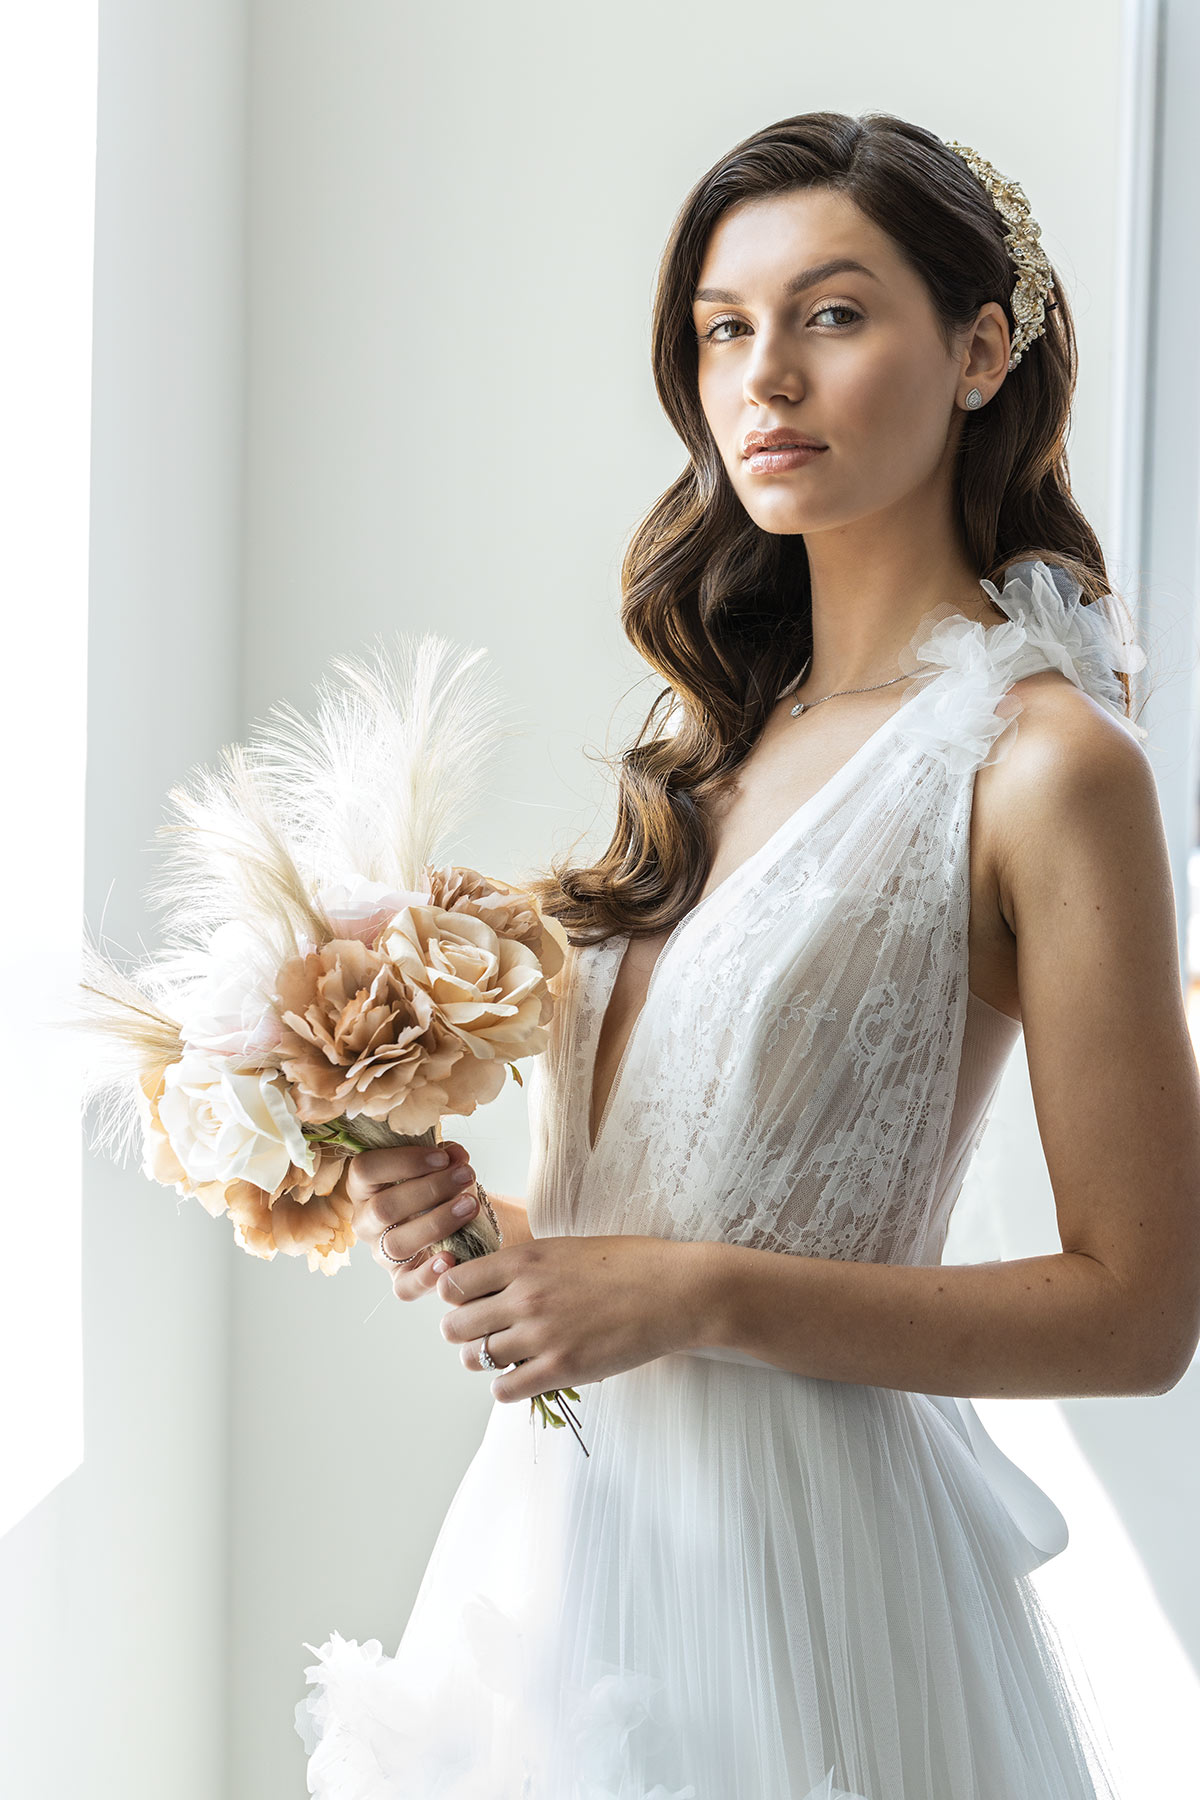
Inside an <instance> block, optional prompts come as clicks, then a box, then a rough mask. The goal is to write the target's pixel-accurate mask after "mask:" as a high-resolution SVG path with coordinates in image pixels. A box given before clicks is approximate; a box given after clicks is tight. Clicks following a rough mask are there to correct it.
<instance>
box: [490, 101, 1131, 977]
mask: <svg viewBox="0 0 1200 1800" xmlns="http://www.w3.org/2000/svg"><path fill="white" fill-rule="evenodd" d="M818 186H819V187H827V188H832V189H836V190H837V191H839V192H842V193H845V194H847V195H849V196H850V198H851V199H852V200H853V201H854V202H855V204H856V205H857V206H858V207H859V208H860V209H861V210H862V212H864V213H865V214H866V216H867V217H868V218H869V219H871V220H872V221H873V222H874V223H875V224H876V225H877V226H879V227H880V229H881V230H883V231H886V232H887V234H888V235H889V237H890V238H892V240H893V241H894V242H895V243H896V245H897V246H898V248H899V249H900V250H901V251H902V252H903V254H904V255H905V256H906V257H907V259H908V261H909V262H910V264H911V265H912V267H913V268H914V269H915V270H916V271H917V273H918V274H919V275H920V276H922V278H923V279H924V282H925V285H926V287H927V288H928V291H929V296H930V299H931V300H932V302H933V307H934V311H935V314H936V316H937V320H938V326H939V330H940V332H941V335H942V338H943V340H944V342H945V344H946V348H947V351H948V352H949V351H951V350H952V349H953V347H954V342H955V335H956V333H958V332H960V331H961V330H962V329H963V328H964V327H966V326H968V325H970V324H972V323H973V322H974V320H975V318H976V317H977V315H978V312H979V309H980V307H981V306H983V305H984V304H985V303H986V302H987V301H989V300H994V301H997V302H998V303H999V304H1000V305H1001V306H1002V307H1003V308H1004V311H1005V315H1006V317H1007V318H1008V322H1009V330H1010V333H1013V332H1015V330H1016V321H1015V319H1014V318H1013V314H1012V309H1011V305H1010V300H1011V295H1012V290H1013V286H1014V284H1015V273H1014V268H1013V264H1012V262H1011V261H1010V259H1009V253H1008V249H1007V245H1006V243H1005V236H1004V222H1003V220H1002V219H1001V217H1000V215H999V213H998V212H997V211H996V208H995V206H994V204H993V202H992V199H991V197H990V195H989V194H988V192H987V190H986V189H985V188H984V186H983V185H982V183H981V182H980V181H979V180H978V179H977V177H976V176H975V175H974V174H973V173H972V171H971V169H970V168H969V166H968V165H967V163H966V162H965V161H964V160H963V158H962V157H961V156H959V155H958V153H957V152H956V151H953V150H951V149H949V148H948V147H947V145H946V144H945V143H944V142H943V141H942V139H941V138H939V137H937V136H936V135H935V134H934V133H933V132H931V131H926V130H924V129H923V128H922V127H921V126H919V125H913V124H910V123H909V122H908V121H907V120H905V119H900V118H896V117H895V116H894V115H892V114H890V113H881V112H871V113H864V114H862V115H860V116H859V117H858V118H851V117H850V116H848V115H847V114H845V113H836V112H812V113H801V114H799V115H797V116H796V117H795V118H791V119H781V120H780V121H779V122H778V123H777V124H774V125H768V126H767V127H766V128H765V129H764V130H762V131H758V132H755V133H754V135H753V136H752V137H748V138H745V139H744V140H743V141H742V142H741V143H740V144H737V145H735V146H734V148H733V149H732V150H730V151H729V152H728V154H727V155H725V156H723V157H721V159H720V160H719V161H718V162H717V163H715V164H714V165H713V167H712V168H711V169H709V171H708V172H707V174H705V175H702V176H701V178H700V180H699V181H698V182H697V183H696V184H695V186H694V187H693V188H692V190H691V192H690V193H689V194H688V196H687V198H686V199H685V200H684V202H683V205H682V206H681V207H680V210H679V212H678V214H677V216H676V218H675V221H674V224H673V226H672V229H671V233H670V236H669V238H668V240H667V244H666V247H665V249H664V251H663V254H662V258H661V260H660V263H659V269H658V278H657V284H656V290H655V298H654V310H653V324H652V356H653V368H654V381H655V385H656V387H657V390H658V395H659V399H660V400H661V402H662V405H663V407H664V408H665V410H666V413H667V417H668V418H669V419H670V420H671V423H672V424H673V425H674V427H675V429H676V431H677V432H678V433H679V436H680V437H681V438H682V440H683V442H684V445H685V447H686V449H687V452H688V464H687V467H686V468H685V469H684V470H683V472H682V474H680V475H679V476H678V477H677V479H676V480H675V481H674V482H673V483H672V484H671V486H670V487H669V488H668V489H667V491H666V493H665V494H663V495H662V497H661V498H660V499H659V500H657V501H656V502H655V504H654V505H653V506H652V507H651V509H650V511H649V512H648V513H647V514H646V515H645V517H644V518H643V519H642V521H641V523H640V524H639V525H638V526H637V527H636V528H635V530H634V532H633V534H632V536H631V538H630V541H629V544H628V547H627V549H626V552H625V556H624V559H623V562H622V567H621V595H622V599H621V624H622V626H623V627H624V630H625V633H626V635H627V637H628V638H629V640H630V642H631V643H632V644H633V645H634V647H635V648H636V649H637V650H638V651H639V652H640V654H641V655H642V657H643V658H644V659H645V660H646V662H647V663H649V664H650V666H651V668H652V669H654V670H655V671H656V672H657V673H658V674H659V675H661V676H662V677H663V679H664V680H665V681H666V682H667V684H668V685H667V686H666V687H665V688H664V689H662V691H661V692H660V693H659V694H658V695H657V696H656V698H655V700H654V702H653V704H652V706H651V708H650V710H649V712H648V714H647V715H646V718H645V721H644V723H643V725H642V727H641V730H640V732H639V734H638V737H637V739H636V741H635V742H634V743H633V744H632V745H631V746H630V747H629V748H628V749H627V750H625V751H623V752H622V753H621V755H620V757H619V770H618V791H617V817H616V824H615V826H614V830H613V835H612V840H611V842H610V844H609V847H608V849H607V850H606V851H605V853H604V855H603V856H602V857H601V858H600V861H599V862H597V863H595V864H592V865H590V866H587V867H573V866H571V865H570V860H569V856H568V857H567V858H563V859H559V860H558V861H556V862H555V863H553V864H552V865H551V867H550V870H549V872H548V873H545V874H538V875H536V876H535V877H534V878H532V879H530V880H528V881H527V882H526V883H525V885H526V886H527V887H528V888H529V889H531V890H532V891H533V892H534V893H535V894H536V895H537V897H538V900H539V902H540V904H541V905H542V906H543V907H544V909H545V910H546V911H547V912H549V913H551V914H552V915H553V916H554V917H556V918H557V919H558V920H559V921H560V923H561V924H562V926H563V928H564V929H565V931H566V932H567V935H568V937H569V938H570V940H571V942H572V943H577V944H594V943H600V942H602V941H603V940H604V939H606V938H608V937H611V936H612V935H613V933H614V932H629V933H630V934H631V935H633V936H640V935H646V934H649V933H653V932H658V931H662V930H664V929H667V928H670V927H672V926H674V925H675V924H676V923H677V922H678V921H679V919H681V918H682V917H683V915H684V914H685V913H686V912H688V911H689V910H690V909H691V907H692V906H693V905H694V904H695V902H696V900H697V899H698V897H699V895H700V892H701V890H702V888H703V886H704V883H705V881H706V880H707V876H708V871H709V868H710V867H711V860H712V854H713V848H714V847H713V844H712V841H711V825H710V821H709V818H708V816H707V815H706V813H705V810H704V803H705V800H706V798H709V797H711V796H712V795H713V794H714V793H715V792H716V791H718V790H719V789H720V788H722V787H723V786H724V785H726V784H727V783H728V780H729V777H730V776H731V774H732V772H733V770H734V769H735V768H736V767H737V766H738V764H739V763H741V762H742V761H743V760H744V759H745V757H746V755H747V754H748V752H749V750H750V748H751V746H752V745H753V744H754V742H755V741H756V739H757V737H758V735H759V733H760V732H761V730H762V728H763V725H764V724H765V722H766V719H767V717H768V715H769V713H770V712H771V710H772V708H773V706H774V704H775V702H776V700H777V698H778V696H779V693H780V691H781V689H782V688H783V687H784V686H786V684H787V683H788V681H789V680H791V679H792V678H793V676H794V675H795V673H796V672H797V671H798V670H799V669H800V667H801V665H802V664H803V662H804V660H805V658H806V657H807V656H808V655H809V654H810V653H811V651H812V594H811V587H810V582H809V570H808V553H807V550H806V548H805V544H804V538H803V535H802V534H788V535H783V534H779V533H773V532H767V531H763V530H762V529H761V527H759V526H758V525H756V524H755V522H754V520H753V519H752V518H750V516H749V514H748V513H747V512H746V511H745V508H744V507H743V506H742V503H741V501H740V500H739V499H738V498H737V496H736V494H735V493H734V490H733V488H732V486H731V484H730V481H729V478H728V475H727V473H726V470H725V467H724V464H723V462H722V460H721V457H720V453H719V451H718V449H717V445H716V443H715V441H714V439H713V436H712V433H711V431H710V429H709V426H708V422H707V420H706V418H705V416H704V412H703V409H702V407H701V404H700V398H699V387H698V350H697V343H696V335H695V329H694V324H693V317H692V294H693V292H694V290H695V287H696V282H697V279H698V277H699V274H700V269H701V266H702V263H703V258H704V253H705V249H706V246H707V244H708V240H709V236H710V234H711V232H712V230H713V228H714V226H715V225H716V224H717V222H718V220H719V219H720V218H721V216H722V214H724V213H725V212H726V211H727V210H728V209H729V208H730V207H733V206H736V205H737V204H738V203H739V202H740V201H743V200H748V199H758V198H762V197H764V196H766V195H771V194H781V193H786V192H788V191H790V190H794V189H797V188H809V187H818ZM1076 372H1077V361H1076V348H1075V335H1074V330H1073V326H1072V321H1071V313H1070V308H1069V307H1068V305H1067V302H1066V299H1065V297H1064V295H1063V291H1062V288H1061V286H1060V284H1059V282H1058V279H1057V275H1055V276H1054V298H1053V300H1051V301H1048V302H1047V309H1046V315H1045V332H1044V335H1043V336H1041V337H1039V338H1037V339H1036V340H1035V342H1034V343H1033V344H1032V345H1031V346H1030V347H1029V348H1028V349H1027V350H1026V352H1025V354H1024V356H1023V357H1022V358H1021V360H1020V362H1019V363H1018V364H1017V366H1016V368H1015V369H1013V370H1010V372H1009V373H1008V375H1007V378H1006V379H1005V381H1004V382H1003V383H1002V384H1001V386H1000V388H999V390H998V391H997V393H996V394H995V396H994V397H993V399H992V401H991V403H990V404H989V405H988V406H987V407H986V408H984V409H982V410H980V411H978V412H975V413H968V414H967V415H965V418H964V422H963V430H962V438H961V443H960V447H959V453H958V457H957V461H956V464H955V480H954V492H955V498H956V504H957V512H958V517H959V521H960V525H961V533H962V542H963V545H964V548H965V550H966V553H967V556H968V558H969V560H970V561H971V563H972V565H973V566H974V567H975V569H976V570H977V572H978V574H979V576H980V578H981V579H983V578H985V577H986V578H987V579H990V580H993V581H995V582H996V583H997V585H999V584H1000V581H1001V578H1002V576H1003V573H1004V571H1005V569H1007V567H1008V565H1009V564H1010V563H1012V562H1015V561H1019V560H1021V559H1022V558H1025V557H1040V558H1042V559H1043V560H1045V561H1046V562H1048V563H1051V564H1057V565H1059V566H1060V567H1062V568H1064V569H1066V570H1067V571H1068V573H1069V574H1070V575H1071V576H1072V577H1073V578H1074V579H1075V581H1077V582H1078V583H1079V585H1080V588H1081V590H1082V597H1083V598H1084V600H1086V601H1091V600H1094V599H1096V598H1098V597H1099V596H1100V595H1103V594H1107V593H1109V592H1110V588H1109V583H1108V576H1107V572H1106V569H1105V563H1104V556H1103V553H1102V551H1101V549H1100V544H1099V541H1098V540H1097V538H1096V535H1095V533H1094V532H1093V530H1092V528H1091V526H1090V525H1089V524H1088V522H1087V520H1086V519H1085V518H1084V516H1083V514H1082V512H1081V511H1080V509H1079V507H1078V506H1077V505H1076V504H1075V501H1074V499H1073V498H1072V495H1071V486H1070V481H1069V479H1068V472H1067V453H1066V438H1067V429H1068V425H1069V420H1070V408H1071V398H1072V394H1073V392H1074V388H1075V380H1076ZM1119 678H1120V680H1121V684H1122V687H1123V689H1124V693H1125V703H1126V709H1127V710H1128V708H1129V705H1130V698H1131V696H1130V685H1129V681H1128V677H1127V676H1125V675H1124V674H1121V675H1120V677H1119ZM672 712H677V714H678V717H677V719H676V720H675V721H674V722H673V724H672V729H670V730H665V729H664V726H665V725H666V722H667V719H668V717H669V715H670V714H671V713H672ZM606 760H607V759H606Z"/></svg>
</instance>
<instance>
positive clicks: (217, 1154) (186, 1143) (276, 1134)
mask: <svg viewBox="0 0 1200 1800" xmlns="http://www.w3.org/2000/svg"><path fill="white" fill-rule="evenodd" d="M158 1117H159V1119H160V1121H161V1123H162V1128H163V1130H164V1132H165V1133H166V1136H167V1141H168V1143H169V1144H170V1147H171V1149H172V1151H173V1152H174V1154H175V1156H176V1157H177V1158H178V1159H179V1162H180V1164H181V1165H182V1167H183V1169H184V1170H185V1172H186V1174H187V1176H188V1179H189V1180H190V1181H191V1182H193V1183H196V1184H197V1185H204V1184H206V1183H209V1182H221V1183H228V1182H231V1181H249V1182H253V1184H254V1186H255V1187H260V1188H265V1189H266V1190H267V1192H268V1193H272V1192H273V1191H274V1190H275V1188H276V1187H278V1185H279V1183H280V1182H281V1181H282V1179H283V1177H284V1176H285V1175H286V1173H287V1171H288V1168H289V1167H290V1165H291V1164H292V1163H296V1164H298V1165H299V1167H300V1168H302V1169H304V1170H305V1171H307V1172H308V1173H310V1174H311V1172H312V1168H313V1151H312V1145H311V1144H309V1142H308V1141H307V1139H306V1138H305V1136H304V1133H303V1132H302V1131H301V1129H300V1121H299V1119H298V1117H297V1115H296V1108H295V1105H294V1103H293V1101H292V1098H291V1096H290V1094H289V1093H288V1092H287V1089H286V1087H285V1086H284V1084H283V1082H282V1081H281V1079H280V1076H279V1074H278V1071H276V1070H273V1069H253V1070H238V1069H237V1068H235V1067H234V1066H233V1064H232V1063H231V1062H230V1060H229V1059H228V1057H225V1056H222V1055H221V1054H220V1053H219V1052H211V1053H205V1052H203V1051H199V1050H186V1051H185V1052H184V1054H183V1056H182V1057H181V1058H180V1059H179V1061H178V1062H174V1063H169V1064H168V1065H167V1069H166V1072H165V1074H164V1077H163V1091H162V1094H161V1097H160V1098H159V1101H158Z"/></svg>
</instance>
